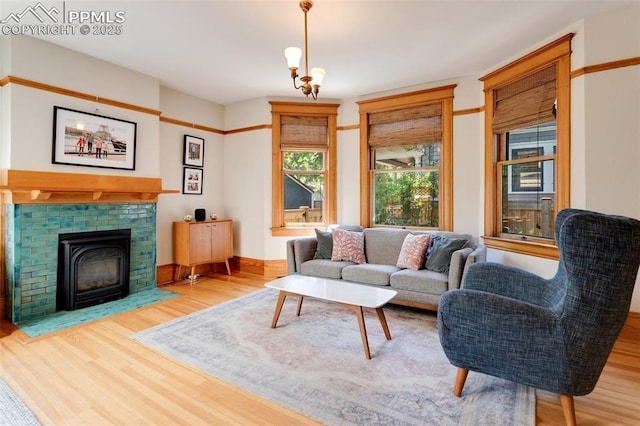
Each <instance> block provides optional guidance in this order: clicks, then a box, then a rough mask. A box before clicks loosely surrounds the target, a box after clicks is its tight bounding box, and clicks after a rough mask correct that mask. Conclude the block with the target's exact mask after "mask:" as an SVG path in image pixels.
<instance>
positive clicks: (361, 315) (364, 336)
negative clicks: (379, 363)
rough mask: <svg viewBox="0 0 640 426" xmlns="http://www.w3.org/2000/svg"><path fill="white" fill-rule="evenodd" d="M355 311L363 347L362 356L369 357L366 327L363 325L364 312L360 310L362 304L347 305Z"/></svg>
mask: <svg viewBox="0 0 640 426" xmlns="http://www.w3.org/2000/svg"><path fill="white" fill-rule="evenodd" d="M349 306H350V307H351V309H353V310H354V311H355V313H356V317H357V318H358V326H359V327H360V337H362V346H363V347H364V356H365V357H367V359H371V352H370V351H369V339H368V338H367V327H366V326H365V325H364V313H363V312H362V306H355V305H349Z"/></svg>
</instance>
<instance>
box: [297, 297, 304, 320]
mask: <svg viewBox="0 0 640 426" xmlns="http://www.w3.org/2000/svg"><path fill="white" fill-rule="evenodd" d="M303 299H304V296H298V307H297V308H296V316H298V317H299V316H300V310H301V309H302V300H303Z"/></svg>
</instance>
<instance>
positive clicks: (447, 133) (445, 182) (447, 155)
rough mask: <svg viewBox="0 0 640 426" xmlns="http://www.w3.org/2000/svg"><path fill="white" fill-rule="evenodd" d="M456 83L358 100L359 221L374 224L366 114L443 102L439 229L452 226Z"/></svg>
mask: <svg viewBox="0 0 640 426" xmlns="http://www.w3.org/2000/svg"><path fill="white" fill-rule="evenodd" d="M456 86H457V85H456V84H452V85H448V86H441V87H436V88H432V89H426V90H420V91H417V92H410V93H405V94H400V95H392V96H386V97H382V98H376V99H370V100H366V101H360V102H357V104H358V105H359V113H360V225H362V226H365V227H370V226H372V225H373V214H372V213H373V212H372V203H373V200H372V197H371V189H372V185H373V183H372V173H370V165H371V150H370V149H369V144H368V139H369V114H373V113H377V112H384V111H392V110H395V109H401V108H408V107H412V106H418V105H426V104H430V103H436V102H442V147H441V156H440V158H441V161H442V173H441V176H440V198H441V202H440V212H439V217H440V223H439V225H440V227H439V229H441V230H446V231H450V230H453V90H454V89H455V87H456Z"/></svg>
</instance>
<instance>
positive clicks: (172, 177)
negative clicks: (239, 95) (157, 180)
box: [157, 87, 226, 265]
mask: <svg viewBox="0 0 640 426" xmlns="http://www.w3.org/2000/svg"><path fill="white" fill-rule="evenodd" d="M160 110H161V111H162V116H164V117H169V118H172V119H176V120H181V121H185V122H187V123H197V124H199V125H201V126H205V127H209V128H212V129H218V130H223V129H224V107H223V106H222V105H218V104H215V103H213V102H209V101H206V100H204V99H200V98H197V97H194V96H190V95H186V94H184V93H181V92H178V91H176V90H173V89H169V88H166V87H160ZM159 130H160V132H159V133H160V153H161V154H160V159H159V161H160V177H161V178H162V186H163V187H164V188H165V189H177V190H180V194H167V195H161V196H160V197H159V200H158V220H157V226H158V237H157V238H158V264H159V265H166V264H171V263H173V251H172V234H171V229H172V226H173V225H172V223H173V222H174V221H179V220H182V218H183V217H184V215H186V214H190V215H193V214H194V211H195V209H198V208H203V209H205V210H206V212H207V217H208V216H209V215H210V214H211V213H216V214H217V215H218V217H220V218H223V217H226V212H225V208H224V196H225V186H224V184H223V181H224V168H225V165H224V136H223V135H222V134H220V133H216V132H209V131H206V130H200V129H196V128H193V127H188V126H180V125H176V124H169V123H165V122H160V123H159ZM185 135H189V136H195V137H198V138H202V139H204V145H203V146H204V163H203V164H204V167H203V180H202V195H193V194H182V184H183V171H184V167H185V166H184V164H183V160H184V136H185Z"/></svg>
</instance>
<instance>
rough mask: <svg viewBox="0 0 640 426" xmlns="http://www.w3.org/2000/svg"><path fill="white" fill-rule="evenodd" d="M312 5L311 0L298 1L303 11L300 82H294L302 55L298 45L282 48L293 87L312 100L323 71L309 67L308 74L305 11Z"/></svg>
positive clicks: (316, 92) (320, 83) (315, 96)
mask: <svg viewBox="0 0 640 426" xmlns="http://www.w3.org/2000/svg"><path fill="white" fill-rule="evenodd" d="M312 6H313V2H312V1H311V0H302V1H301V2H300V9H302V11H303V12H304V76H302V77H300V81H301V84H300V85H298V84H297V83H296V79H297V78H298V67H299V66H300V58H301V57H302V50H300V48H299V47H287V48H286V49H285V50H284V56H286V58H287V64H288V66H289V70H290V71H291V79H292V80H293V87H294V88H295V89H296V90H297V89H302V93H303V94H304V95H306V96H307V97H308V96H309V94H311V96H312V97H313V99H314V100H317V99H318V90H319V89H320V85H322V79H323V78H324V74H325V71H324V69H322V68H311V75H309V47H308V42H307V12H308V11H309V10H310V9H311V7H312Z"/></svg>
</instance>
